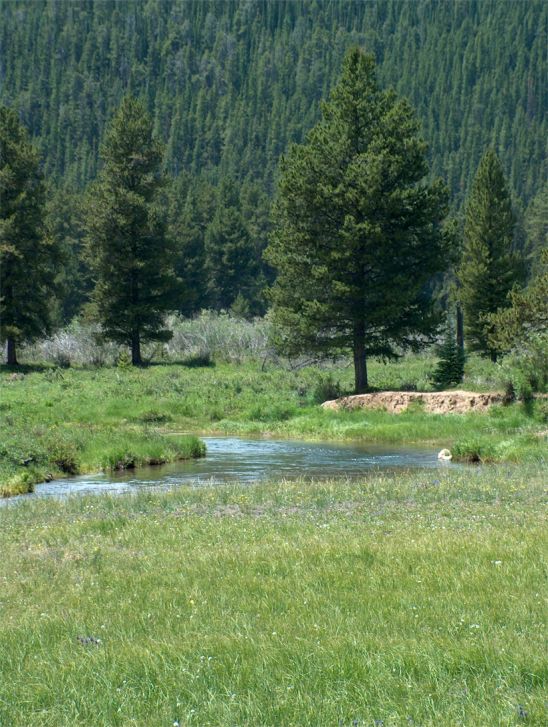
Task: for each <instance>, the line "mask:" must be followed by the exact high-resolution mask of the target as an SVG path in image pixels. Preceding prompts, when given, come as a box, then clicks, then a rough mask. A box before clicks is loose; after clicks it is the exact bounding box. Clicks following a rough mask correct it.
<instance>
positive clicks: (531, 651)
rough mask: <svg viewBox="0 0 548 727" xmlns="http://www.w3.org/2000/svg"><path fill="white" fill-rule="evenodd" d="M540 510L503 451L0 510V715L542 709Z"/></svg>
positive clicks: (205, 719) (431, 715)
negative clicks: (436, 463) (439, 466)
mask: <svg viewBox="0 0 548 727" xmlns="http://www.w3.org/2000/svg"><path fill="white" fill-rule="evenodd" d="M544 507H545V497H544V494H543V477H542V473H541V472H539V471H538V469H535V468H532V467H530V466H524V467H523V468H505V467H492V468H482V469H477V470H474V471H473V473H472V474H471V473H470V472H469V471H467V472H464V471H458V470H447V471H443V472H432V471H428V472H427V471H424V472H421V473H415V474H412V475H403V476H398V477H397V478H396V477H391V476H388V475H385V476H378V475H371V476H370V477H368V478H367V479H366V480H362V481H356V482H345V481H341V480H337V481H333V482H322V483H319V482H316V483H313V484H310V483H308V484H307V483H305V482H294V483H287V482H280V483H271V484H268V483H267V484H261V485H260V486H246V487H242V486H224V487H221V488H219V487H217V488H211V487H205V488H199V489H197V488H189V487H182V488H178V489H177V490H173V491H171V492H169V493H163V494H158V493H151V492H143V493H142V494H139V495H137V496H126V497H116V498H110V497H100V498H97V497H91V498H84V499H72V500H69V501H65V502H59V501H47V502H45V501H40V500H35V501H33V502H31V501H27V502H22V503H19V504H18V506H17V507H8V508H3V509H2V510H1V511H0V518H1V521H2V526H1V527H0V552H2V559H1V560H0V583H2V588H1V592H0V606H1V609H2V619H0V653H2V656H3V658H2V659H0V724H6V725H8V724H9V725H10V727H28V725H29V724H32V723H33V722H34V721H36V719H37V715H39V722H40V724H42V725H52V726H53V725H55V727H73V725H75V724H78V725H80V726H81V727H122V726H123V725H127V724H132V725H135V727H165V726H166V725H173V724H174V723H179V724H180V725H185V727H186V726H187V725H188V726H192V725H197V726H199V727H201V726H202V725H206V724H212V725H232V724H242V725H251V724H253V725H255V724H256V725H259V724H260V725H264V726H265V727H277V726H278V725H290V724H294V725H308V724H317V725H339V724H343V725H345V726H347V727H350V725H352V724H358V725H360V726H361V725H373V724H375V722H377V724H381V723H382V724H384V725H385V726H387V727H388V725H394V726H395V725H402V724H415V725H419V724H420V725H423V727H434V726H435V727H446V726H447V727H450V726H452V725H455V724H459V723H463V724H474V725H476V724H477V725H491V724H493V725H494V724H500V725H502V724H504V725H518V724H521V723H526V724H531V725H534V724H537V725H540V724H543V720H544V717H545V711H544V710H545V705H544V699H545V687H546V684H545V675H546V668H547V662H546V653H547V652H546V648H545V646H546V644H545V641H544V639H543V638H542V623H543V618H544V606H543V600H542V593H541V589H542V583H543V573H542V561H543V555H544V552H545V548H546V522H545V518H544V513H545V510H544V509H543V508H544ZM22 675H24V676H23V677H22Z"/></svg>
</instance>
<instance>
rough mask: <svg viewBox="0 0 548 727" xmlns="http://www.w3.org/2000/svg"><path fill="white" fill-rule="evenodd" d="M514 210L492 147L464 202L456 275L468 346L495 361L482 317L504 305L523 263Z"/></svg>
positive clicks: (493, 351)
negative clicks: (518, 251) (516, 244)
mask: <svg viewBox="0 0 548 727" xmlns="http://www.w3.org/2000/svg"><path fill="white" fill-rule="evenodd" d="M515 223H516V220H515V216H514V213H513V211H512V200H511V198H510V193H509V191H508V187H507V184H506V180H505V178H504V172H503V170H502V166H501V163H500V161H499V159H498V157H497V155H496V154H495V152H494V150H493V149H489V150H488V151H487V152H486V153H485V155H484V156H483V158H482V160H481V162H480V165H479V167H478V171H477V173H476V177H475V179H474V182H473V185H472V191H471V193H470V197H469V199H468V203H467V205H466V219H465V225H464V245H463V251H462V260H461V264H460V269H459V271H458V277H459V281H460V299H461V300H462V305H463V310H464V326H465V336H466V340H467V343H468V346H469V348H470V350H473V351H478V352H480V353H482V354H483V355H487V356H490V358H491V359H492V360H493V361H496V359H497V354H498V353H499V352H498V351H497V349H496V348H495V347H494V346H493V345H492V343H490V341H489V336H488V325H487V323H486V317H487V316H488V315H489V314H491V313H494V312H495V311H496V310H497V309H498V308H504V307H506V306H508V305H509V302H508V293H509V292H510V290H511V289H512V287H513V286H514V285H515V284H516V283H519V282H521V279H522V275H523V264H522V261H520V260H519V258H518V255H517V254H516V253H515V252H514V249H513V242H514V228H515Z"/></svg>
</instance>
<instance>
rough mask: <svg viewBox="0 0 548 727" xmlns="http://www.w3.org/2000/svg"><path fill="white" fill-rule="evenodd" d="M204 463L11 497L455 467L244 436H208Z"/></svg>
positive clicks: (364, 449) (406, 455) (344, 446)
mask: <svg viewBox="0 0 548 727" xmlns="http://www.w3.org/2000/svg"><path fill="white" fill-rule="evenodd" d="M203 441H204V442H205V444H206V447H207V454H206V456H205V457H204V458H202V459H197V460H190V461H185V462H174V463H172V464H169V465H160V466H155V467H143V468H139V469H137V470H129V471H125V472H114V473H113V472H109V473H99V474H93V475H81V476H77V477H67V478H66V479H60V480H53V481H52V482H44V483H42V484H39V485H36V487H35V490H34V492H33V493H31V494H29V495H21V496H20V497H16V498H9V501H14V500H19V499H28V498H32V497H67V496H69V495H89V494H100V493H111V494H114V493H124V492H136V491H139V490H141V489H143V488H153V489H169V488H172V487H176V486H177V485H193V486H200V485H209V484H223V483H228V482H243V483H251V482H257V481H260V480H269V479H270V480H272V479H276V480H280V479H297V478H307V479H329V478H335V477H343V478H358V477H363V476H364V475H366V474H367V473H368V472H371V471H372V470H373V471H396V472H397V471H398V470H402V469H424V468H438V467H440V468H441V467H447V466H451V465H448V464H447V463H440V462H439V461H438V459H437V450H433V449H423V448H417V447H410V446H406V447H401V446H391V447H387V446H379V445H372V444H365V443H356V442H353V443H339V442H337V443H335V442H304V441H295V440H275V439H249V438H247V439H244V438H241V437H203Z"/></svg>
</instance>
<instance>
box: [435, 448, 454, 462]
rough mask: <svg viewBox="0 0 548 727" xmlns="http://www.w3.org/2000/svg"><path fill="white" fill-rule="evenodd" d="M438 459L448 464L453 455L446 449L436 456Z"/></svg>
mask: <svg viewBox="0 0 548 727" xmlns="http://www.w3.org/2000/svg"><path fill="white" fill-rule="evenodd" d="M438 459H442V460H443V461H444V462H450V461H451V460H452V459H453V455H452V454H451V452H450V451H449V450H448V449H442V450H441V451H440V453H439V454H438Z"/></svg>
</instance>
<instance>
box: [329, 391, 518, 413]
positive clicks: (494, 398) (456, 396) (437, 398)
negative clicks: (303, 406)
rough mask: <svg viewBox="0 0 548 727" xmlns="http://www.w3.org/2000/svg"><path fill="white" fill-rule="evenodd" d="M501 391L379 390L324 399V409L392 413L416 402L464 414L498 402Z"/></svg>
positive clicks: (439, 410)
mask: <svg viewBox="0 0 548 727" xmlns="http://www.w3.org/2000/svg"><path fill="white" fill-rule="evenodd" d="M503 399H504V395H503V394H501V393H500V392H488V393H483V394H478V393H477V392H474V391H436V392H420V391H378V392H375V393H373V394H357V395H355V396H343V397H341V398H340V399H334V400H333V401H325V402H324V403H323V404H322V407H323V408H324V409H333V410H337V409H384V410H386V411H388V412H390V413H391V414H399V413H400V412H402V411H405V410H406V409H407V408H408V406H409V405H410V404H414V403H417V404H419V405H420V406H422V407H423V408H424V411H426V412H429V413H431V414H467V413H468V412H482V411H487V409H489V407H490V406H492V405H493V404H500V403H501V402H502V401H503Z"/></svg>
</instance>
